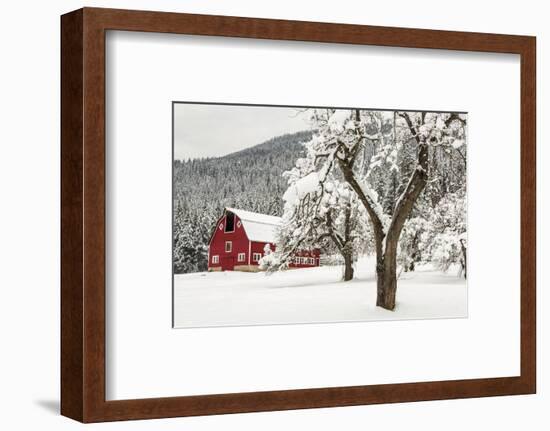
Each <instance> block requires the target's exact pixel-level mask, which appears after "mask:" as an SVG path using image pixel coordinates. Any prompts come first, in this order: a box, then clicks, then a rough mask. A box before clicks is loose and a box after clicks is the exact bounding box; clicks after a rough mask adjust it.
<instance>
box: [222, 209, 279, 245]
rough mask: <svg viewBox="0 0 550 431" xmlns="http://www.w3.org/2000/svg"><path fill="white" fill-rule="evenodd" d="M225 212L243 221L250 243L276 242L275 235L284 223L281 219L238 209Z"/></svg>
mask: <svg viewBox="0 0 550 431" xmlns="http://www.w3.org/2000/svg"><path fill="white" fill-rule="evenodd" d="M225 211H229V212H232V213H233V214H235V215H236V216H237V217H239V218H240V219H241V221H242V223H243V226H244V230H245V231H246V235H247V236H248V239H249V240H250V241H259V242H271V243H274V242H275V235H276V234H277V229H278V228H279V226H280V224H281V221H282V219H281V217H275V216H270V215H266V214H260V213H253V212H251V211H245V210H240V209H237V208H226V209H225Z"/></svg>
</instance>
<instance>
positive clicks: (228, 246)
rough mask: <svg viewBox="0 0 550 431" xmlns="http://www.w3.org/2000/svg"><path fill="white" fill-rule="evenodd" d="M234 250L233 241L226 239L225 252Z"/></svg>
mask: <svg viewBox="0 0 550 431" xmlns="http://www.w3.org/2000/svg"><path fill="white" fill-rule="evenodd" d="M231 250H233V242H231V241H225V252H226V253H230V252H231Z"/></svg>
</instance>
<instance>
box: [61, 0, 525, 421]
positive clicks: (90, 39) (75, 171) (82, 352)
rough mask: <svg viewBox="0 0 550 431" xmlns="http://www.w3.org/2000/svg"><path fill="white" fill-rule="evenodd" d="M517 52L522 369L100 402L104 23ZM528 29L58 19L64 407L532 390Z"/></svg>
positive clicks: (353, 401) (282, 405)
mask: <svg viewBox="0 0 550 431" xmlns="http://www.w3.org/2000/svg"><path fill="white" fill-rule="evenodd" d="M106 30H127V31H139V32H159V33H176V34H188V35H210V36H227V37H240V38H255V39H277V40H286V41H312V42H328V43H341V44H361V45H377V46H384V47H405V48H429V49H441V50H459V51H477V52H484V53H514V54H519V55H520V57H521V375H520V376H517V377H502V378H480V379H469V380H458V381H457V380H455V381H432V382H421V383H404V384H382V385H369V386H348V387H329V388H320V389H299V390H284V391H267V392H253V393H233V394H215V395H200V396H181V397H171V398H149V399H134V400H117V401H106V396H105V394H106V383H105V378H106V372H105V340H106V331H105V316H106V312H105V32H106ZM535 41H536V40H535V38H534V37H528V36H510V35H498V34H482V33H463V32H452V31H435V30H418V29H406V28H389V27H373V26H362V25H348V24H329V23H316V22H300V21H283V20H271V19H257V18H237V17H227V16H208V15H192V14H180V13H163V12H144V11H129V10H114V9H98V8H84V9H79V10H77V11H74V12H71V13H68V14H66V15H63V16H62V17H61V48H62V54H61V84H62V85H61V121H62V127H61V413H62V414H63V415H65V416H68V417H70V418H73V419H76V420H78V421H82V422H100V421H114V420H130V419H149V418H166V417H176V416H192V415H208V414H222V413H240V412H258V411H272V410H287V409H302V408H317V407H332V406H352V405H362V404H378V403H395V402H410V401H420V400H441V399H451V398H466V397H486V396H496V395H515V394H532V393H535V390H536V345H535V340H536V328H535V323H536V302H535V298H536V189H535V187H536V174H535V168H536V153H535V142H536V137H535V131H536V117H535V107H536V101H535V96H536V91H535V56H536V54H535V52H536V51H535V47H536V42H535Z"/></svg>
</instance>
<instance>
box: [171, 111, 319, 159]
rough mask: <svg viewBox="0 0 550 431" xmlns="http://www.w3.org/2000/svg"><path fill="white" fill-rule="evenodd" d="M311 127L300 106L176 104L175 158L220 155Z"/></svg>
mask: <svg viewBox="0 0 550 431" xmlns="http://www.w3.org/2000/svg"><path fill="white" fill-rule="evenodd" d="M307 129H309V124H308V122H307V120H306V114H304V113H301V112H300V111H299V110H298V109H297V108H282V107H262V106H238V105H209V104H187V103H176V104H175V105H174V158H175V159H187V158H196V157H218V156H223V155H225V154H229V153H233V152H235V151H239V150H242V149H244V148H248V147H252V146H254V145H257V144H261V143H262V142H264V141H266V140H268V139H270V138H273V137H274V136H279V135H283V134H285V133H293V132H298V131H300V130H307Z"/></svg>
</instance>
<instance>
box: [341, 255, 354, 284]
mask: <svg viewBox="0 0 550 431" xmlns="http://www.w3.org/2000/svg"><path fill="white" fill-rule="evenodd" d="M343 256H344V281H350V280H351V279H353V258H352V256H351V254H348V253H346V254H344V255H343Z"/></svg>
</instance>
